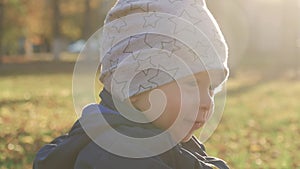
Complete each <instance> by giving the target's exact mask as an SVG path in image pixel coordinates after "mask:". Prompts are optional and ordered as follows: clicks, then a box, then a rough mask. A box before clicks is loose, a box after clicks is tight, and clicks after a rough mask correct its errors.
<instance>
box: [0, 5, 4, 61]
mask: <svg viewBox="0 0 300 169" xmlns="http://www.w3.org/2000/svg"><path fill="white" fill-rule="evenodd" d="M3 20H4V2H3V0H0V64H1V63H2V55H3V51H2V40H3Z"/></svg>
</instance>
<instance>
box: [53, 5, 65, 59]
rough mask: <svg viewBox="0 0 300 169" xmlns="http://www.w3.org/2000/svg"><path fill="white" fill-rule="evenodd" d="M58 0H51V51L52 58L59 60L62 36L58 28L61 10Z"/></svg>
mask: <svg viewBox="0 0 300 169" xmlns="http://www.w3.org/2000/svg"><path fill="white" fill-rule="evenodd" d="M59 2H60V0H51V3H52V9H53V10H52V12H53V42H52V53H53V60H55V61H59V60H60V54H61V52H62V43H63V42H62V37H61V30H60V21H61V12H60V9H59Z"/></svg>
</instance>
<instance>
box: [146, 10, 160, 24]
mask: <svg viewBox="0 0 300 169" xmlns="http://www.w3.org/2000/svg"><path fill="white" fill-rule="evenodd" d="M161 19H162V17H160V16H157V14H156V13H155V12H152V13H151V14H150V15H148V16H144V21H145V22H144V25H143V27H144V28H147V27H149V26H151V27H152V28H156V26H157V23H158V22H159V21H160V20H161Z"/></svg>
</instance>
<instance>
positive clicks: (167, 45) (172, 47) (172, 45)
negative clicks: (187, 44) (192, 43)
mask: <svg viewBox="0 0 300 169" xmlns="http://www.w3.org/2000/svg"><path fill="white" fill-rule="evenodd" d="M176 42H177V40H176V39H173V40H171V41H162V42H161V49H164V50H168V51H170V52H171V54H173V53H174V52H176V51H178V50H180V49H181V48H180V47H179V46H177V45H176Z"/></svg>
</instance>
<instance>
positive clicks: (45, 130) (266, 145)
mask: <svg viewBox="0 0 300 169" xmlns="http://www.w3.org/2000/svg"><path fill="white" fill-rule="evenodd" d="M72 70H73V63H72V62H56V63H51V62H34V63H22V64H5V65H0V88H1V89H2V91H1V92H0V131H1V133H0V152H1V153H0V169H7V168H9V169H10V168H11V169H19V168H20V169H21V168H22V169H27V168H32V160H33V158H34V154H35V153H36V152H37V150H38V149H39V148H40V147H41V146H42V145H44V144H45V143H48V142H49V141H51V140H52V139H53V138H55V137H57V136H59V135H61V134H63V133H65V132H67V131H68V130H69V128H70V127H71V125H72V124H73V122H74V121H75V120H76V118H77V116H76V114H75V113H74V108H73V103H72ZM227 87H228V88H227V89H228V94H227V102H226V107H225V112H224V114H223V118H222V121H221V123H220V125H219V126H218V128H217V130H216V132H215V133H214V134H213V136H212V137H211V138H210V139H209V140H208V141H207V142H206V143H205V144H206V147H207V150H208V153H209V154H210V155H214V156H218V157H220V158H223V159H225V160H226V161H227V162H228V163H229V165H230V166H231V167H232V168H243V169H261V168H263V169H269V168H270V169H271V168H274V169H275V168H283V169H285V168H286V169H289V168H300V163H299V162H298V160H297V159H300V153H299V152H298V150H300V141H299V137H300V126H299V122H300V114H299V112H300V104H299V99H300V98H299V97H300V81H296V80H287V79H276V80H274V79H273V80H270V79H268V80H267V81H264V80H262V79H261V78H259V77H257V76H253V75H249V76H247V77H242V76H239V75H236V77H235V78H231V79H230V80H229V83H228V86H227Z"/></svg>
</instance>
